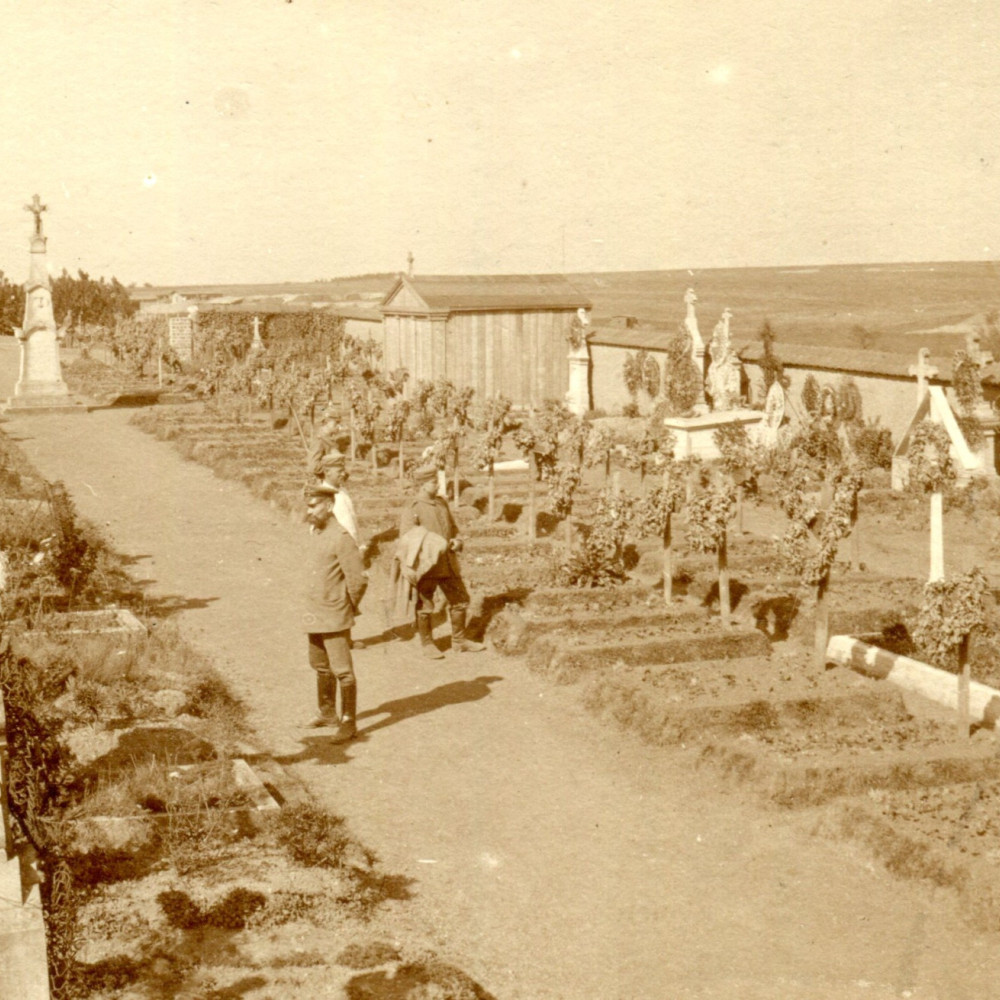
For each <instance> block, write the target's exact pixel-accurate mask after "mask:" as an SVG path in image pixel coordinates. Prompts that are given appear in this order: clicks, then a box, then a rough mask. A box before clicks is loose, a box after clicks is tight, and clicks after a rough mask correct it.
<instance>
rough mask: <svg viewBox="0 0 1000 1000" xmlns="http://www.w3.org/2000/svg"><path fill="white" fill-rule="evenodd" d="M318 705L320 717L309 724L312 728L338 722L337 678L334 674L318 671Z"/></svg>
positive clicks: (319, 727)
mask: <svg viewBox="0 0 1000 1000" xmlns="http://www.w3.org/2000/svg"><path fill="white" fill-rule="evenodd" d="M316 703H317V704H318V705H319V715H317V716H316V718H315V719H313V720H312V722H310V723H309V726H310V728H312V729H321V728H323V727H324V726H332V725H333V724H334V723H335V722H336V721H337V678H336V677H334V676H333V674H331V673H327V672H321V671H319V670H317V671H316Z"/></svg>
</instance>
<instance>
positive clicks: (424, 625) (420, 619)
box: [417, 611, 444, 660]
mask: <svg viewBox="0 0 1000 1000" xmlns="http://www.w3.org/2000/svg"><path fill="white" fill-rule="evenodd" d="M417 635H419V636H420V655H421V656H423V657H425V658H426V659H428V660H443V659H444V653H442V652H441V650H440V649H438V648H437V646H435V645H434V630H433V628H432V627H431V616H430V615H429V614H427V613H426V612H423V611H421V612H418V613H417Z"/></svg>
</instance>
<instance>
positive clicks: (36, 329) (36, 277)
mask: <svg viewBox="0 0 1000 1000" xmlns="http://www.w3.org/2000/svg"><path fill="white" fill-rule="evenodd" d="M24 207H25V210H26V211H28V212H31V213H32V215H34V217H35V227H34V232H33V233H32V236H31V258H30V260H31V263H30V265H29V269H28V280H27V282H25V285H24V323H23V326H22V327H21V329H16V328H15V330H14V334H15V336H16V337H17V340H18V343H19V344H20V345H21V367H20V372H19V375H18V380H17V383H16V385H15V386H14V395H13V396H11V397H10V398H9V399H8V400H7V405H6V407H5V411H6V412H7V413H15V412H16V413H35V412H52V411H53V410H55V411H67V410H76V409H79V408H81V407H82V403H81V402H80V401H78V400H74V399H73V397H72V396H70V392H69V388H68V387H67V385H66V383H65V382H64V381H63V377H62V368H61V367H60V364H59V331H58V330H57V329H56V321H55V317H54V315H53V313H52V285H51V283H50V281H49V270H48V263H47V260H46V253H45V247H46V243H47V237H46V236H45V235H44V234H43V232H42V212H45V211H48V206H46V205H43V204H42V203H41V200H40V199H39V197H38V195H37V194H36V195H35V197H34V199H33V200H32V202H31V204H30V205H25V206H24Z"/></svg>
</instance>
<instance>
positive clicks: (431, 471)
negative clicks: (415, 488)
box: [413, 465, 438, 483]
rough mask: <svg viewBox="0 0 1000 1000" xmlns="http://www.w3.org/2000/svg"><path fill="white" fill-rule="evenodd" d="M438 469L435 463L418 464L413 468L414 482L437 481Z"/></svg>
mask: <svg viewBox="0 0 1000 1000" xmlns="http://www.w3.org/2000/svg"><path fill="white" fill-rule="evenodd" d="M437 477H438V470H437V466H436V465H418V466H417V467H416V468H415V469H414V470H413V481H414V482H415V483H426V482H429V481H430V480H432V479H433V480H434V482H437Z"/></svg>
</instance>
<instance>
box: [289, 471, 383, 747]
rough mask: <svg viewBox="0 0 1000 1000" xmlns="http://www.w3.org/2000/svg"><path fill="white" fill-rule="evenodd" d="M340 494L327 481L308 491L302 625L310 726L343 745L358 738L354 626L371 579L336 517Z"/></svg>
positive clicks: (356, 550)
mask: <svg viewBox="0 0 1000 1000" xmlns="http://www.w3.org/2000/svg"><path fill="white" fill-rule="evenodd" d="M336 495H337V491H336V489H335V488H334V487H333V486H330V485H328V484H326V483H317V484H315V485H311V486H308V487H306V500H307V501H308V509H307V512H306V522H307V523H308V524H309V526H310V533H309V547H308V551H307V552H306V553H305V563H304V565H305V571H306V576H305V592H304V594H303V598H304V600H303V605H302V609H303V610H302V626H303V628H304V630H305V632H306V635H307V637H308V640H309V666H310V667H312V668H313V670H315V671H316V698H317V701H318V703H319V715H318V716H317V718H315V719H313V721H312V722H310V723H309V725H310V726H311V727H314V728H325V727H327V726H336V732H335V733H334V735H333V739H334V741H335V742H337V743H343V742H346V741H347V740H350V739H353V738H354V736H355V735H356V734H357V726H356V724H355V719H356V717H357V702H358V689H357V681H356V680H355V677H354V664H353V663H352V661H351V626H352V625H353V624H354V617H355V615H356V614H357V613H358V607H359V606H360V604H361V598H362V597H363V596H364V593H365V589H366V588H367V586H368V577H367V575H366V574H365V569H364V565H363V563H362V560H361V553H360V552H359V551H358V546H357V544H356V543H355V541H354V539H353V538H351V536H350V535H349V534H348V533H347V531H345V530H344V528H343V527H342V526H341V524H340V523H339V522H338V521H337V519H336V518H335V517H334V516H333V503H334V499H335V497H336ZM338 686H339V687H340V709H341V710H340V715H339V716H338V715H337V687H338Z"/></svg>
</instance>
